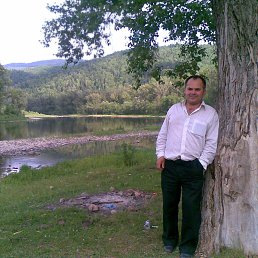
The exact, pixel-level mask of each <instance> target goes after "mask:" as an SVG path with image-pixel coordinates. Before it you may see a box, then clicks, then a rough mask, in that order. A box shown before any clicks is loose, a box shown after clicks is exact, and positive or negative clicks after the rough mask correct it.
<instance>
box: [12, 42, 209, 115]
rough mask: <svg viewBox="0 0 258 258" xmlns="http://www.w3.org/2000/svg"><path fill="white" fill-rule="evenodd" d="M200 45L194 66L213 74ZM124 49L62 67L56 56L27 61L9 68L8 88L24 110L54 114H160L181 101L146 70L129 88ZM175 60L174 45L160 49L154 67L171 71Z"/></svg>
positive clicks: (168, 84) (166, 81)
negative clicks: (21, 101)
mask: <svg viewBox="0 0 258 258" xmlns="http://www.w3.org/2000/svg"><path fill="white" fill-rule="evenodd" d="M205 47H206V48H207V49H208V51H209V53H210V54H209V56H208V57H207V58H206V59H205V60H204V61H203V62H202V63H201V64H200V66H201V71H202V73H203V74H206V76H207V77H212V76H213V77H214V74H213V72H214V66H213V64H212V61H211V60H212V58H213V54H212V53H213V49H212V47H211V46H205ZM126 53H127V51H120V52H116V53H114V54H111V55H108V56H105V57H102V58H98V59H92V60H89V61H81V62H79V63H78V64H77V65H71V66H69V67H68V68H67V69H64V68H63V67H62V65H63V63H62V65H61V61H60V60H59V61H57V62H55V61H54V60H49V62H48V61H39V62H34V63H32V64H33V65H34V64H35V63H37V64H38V65H37V66H36V67H29V66H28V67H26V69H19V70H17V69H13V70H10V77H11V80H12V83H13V86H12V87H14V88H16V89H19V90H22V91H23V93H24V94H25V96H26V97H25V99H24V102H26V110H28V111H34V112H40V113H45V114H57V115H64V114H76V113H77V114H78V113H80V114H160V113H162V114H164V112H166V110H167V108H168V107H169V106H170V105H171V104H173V103H174V102H176V101H178V100H179V99H181V97H182V95H181V91H180V90H179V89H178V88H176V87H175V86H174V82H173V80H172V79H171V78H167V77H164V78H163V81H164V82H163V84H159V83H158V82H156V81H155V80H154V79H152V78H151V77H150V75H149V74H148V73H146V75H145V77H144V78H143V80H142V84H143V86H142V87H141V88H140V89H139V90H138V91H135V90H133V87H132V86H133V85H134V80H133V77H132V75H131V74H128V72H127V55H126ZM180 61H182V57H180V55H179V46H178V45H171V46H166V47H161V48H160V53H159V62H158V65H159V66H161V67H163V69H164V68H165V69H171V68H173V67H174V66H175V64H176V63H178V62H180ZM51 64H52V66H51ZM57 64H60V65H57ZM17 67H18V65H17ZM212 79H214V78H212Z"/></svg>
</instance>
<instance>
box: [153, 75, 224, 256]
mask: <svg viewBox="0 0 258 258" xmlns="http://www.w3.org/2000/svg"><path fill="white" fill-rule="evenodd" d="M205 93H206V82H205V80H204V78H202V77H201V76H199V75H194V76H190V77H188V78H187V79H186V81H185V89H184V96H185V100H184V101H183V102H181V103H177V104H175V105H173V106H172V107H171V108H170V109H169V110H168V112H167V115H166V118H165V120H164V122H163V124H162V127H161V129H160V132H159V135H158V138H157V143H156V154H157V163H156V167H157V169H159V170H161V171H162V172H161V187H162V195H163V235H162V239H163V243H164V250H165V251H166V252H173V251H174V249H175V248H176V247H177V245H178V244H179V251H180V258H186V257H187V258H188V257H193V256H194V252H195V250H196V247H197V244H198V236H199V229H200V224H201V201H202V187H203V180H204V177H203V175H204V171H205V170H206V168H207V166H208V164H210V163H212V161H213V159H214V157H215V153H216V148H217V139H218V127H219V121H218V114H217V112H216V111H215V109H214V108H212V107H211V106H208V105H206V104H205V103H204V101H203V97H204V95H205ZM181 192H182V229H181V241H180V242H179V233H178V204H179V201H180V197H181Z"/></svg>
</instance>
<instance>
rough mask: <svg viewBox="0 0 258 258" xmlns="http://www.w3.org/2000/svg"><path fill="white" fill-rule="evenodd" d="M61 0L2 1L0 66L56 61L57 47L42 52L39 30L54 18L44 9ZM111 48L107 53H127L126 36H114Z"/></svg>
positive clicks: (0, 9) (0, 12) (120, 34)
mask: <svg viewBox="0 0 258 258" xmlns="http://www.w3.org/2000/svg"><path fill="white" fill-rule="evenodd" d="M62 2H63V0H2V1H1V7H0V64H2V65H4V64H8V63H29V62H34V61H39V60H48V59H55V58H56V56H55V55H54V54H55V53H56V52H57V46H52V47H51V48H45V47H44V46H43V45H42V44H41V43H40V42H39V40H42V39H43V32H42V30H41V28H42V25H43V24H44V21H46V20H50V19H51V18H52V17H53V16H52V14H51V13H50V12H49V11H48V10H47V9H46V6H47V3H50V4H54V3H62ZM112 42H113V43H112V46H110V47H108V48H107V49H106V53H107V54H109V53H112V52H114V51H119V50H123V49H126V40H125V35H124V34H122V33H119V34H117V35H114V36H113V40H112Z"/></svg>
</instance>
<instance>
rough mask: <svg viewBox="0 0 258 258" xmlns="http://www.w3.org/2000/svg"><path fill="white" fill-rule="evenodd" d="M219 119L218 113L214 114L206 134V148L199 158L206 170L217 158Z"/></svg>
mask: <svg viewBox="0 0 258 258" xmlns="http://www.w3.org/2000/svg"><path fill="white" fill-rule="evenodd" d="M218 131H219V118H218V114H217V112H214V114H213V117H212V119H211V121H210V123H209V125H208V130H207V133H206V140H205V146H204V148H203V151H202V154H201V156H200V158H199V161H200V163H201V164H202V166H203V168H204V169H206V168H207V166H208V165H209V164H211V163H212V161H213V160H214V158H215V155H216V150H217V142H218Z"/></svg>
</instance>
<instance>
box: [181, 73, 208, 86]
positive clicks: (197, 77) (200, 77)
mask: <svg viewBox="0 0 258 258" xmlns="http://www.w3.org/2000/svg"><path fill="white" fill-rule="evenodd" d="M190 79H194V80H196V79H200V80H201V81H202V83H203V89H204V90H205V89H206V81H205V79H204V78H203V77H202V76H200V75H192V76H189V77H188V78H187V79H186V80H185V86H186V84H187V82H188V81H189V80H190Z"/></svg>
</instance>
